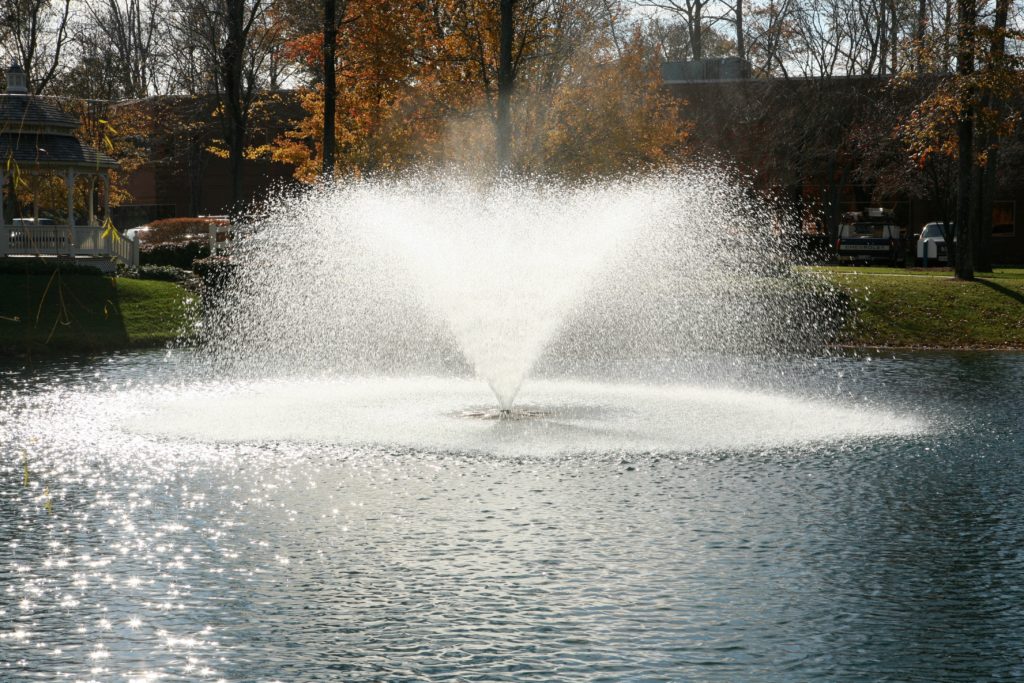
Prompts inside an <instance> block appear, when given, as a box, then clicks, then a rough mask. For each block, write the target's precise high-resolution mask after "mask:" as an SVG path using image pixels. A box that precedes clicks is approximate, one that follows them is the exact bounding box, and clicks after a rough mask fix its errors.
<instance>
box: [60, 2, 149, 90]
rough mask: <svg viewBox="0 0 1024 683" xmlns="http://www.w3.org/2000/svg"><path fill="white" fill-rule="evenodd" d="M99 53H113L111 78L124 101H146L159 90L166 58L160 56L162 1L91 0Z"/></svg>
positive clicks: (93, 33)
mask: <svg viewBox="0 0 1024 683" xmlns="http://www.w3.org/2000/svg"><path fill="white" fill-rule="evenodd" d="M87 7H88V11H89V17H90V19H91V22H90V28H91V29H93V30H92V31H91V32H89V33H86V34H85V37H84V38H80V39H79V41H80V42H81V41H82V40H83V39H84V40H89V41H90V42H91V43H92V49H93V50H95V51H96V52H101V53H102V52H103V51H109V52H110V54H111V58H110V59H109V60H108V62H107V63H108V65H109V66H108V69H109V74H110V75H111V76H113V78H114V80H115V81H116V82H117V84H118V86H119V91H120V97H122V98H126V99H133V98H142V97H146V96H147V95H150V94H152V93H153V92H154V91H155V90H156V89H157V80H158V74H157V72H158V71H159V68H160V64H161V63H162V62H163V59H162V57H163V55H161V54H160V53H159V52H158V48H159V47H160V45H159V40H158V38H159V36H158V29H159V28H160V27H161V26H162V25H163V24H164V22H165V20H166V17H165V6H164V4H163V3H162V2H160V0H90V2H89V3H88V5H87Z"/></svg>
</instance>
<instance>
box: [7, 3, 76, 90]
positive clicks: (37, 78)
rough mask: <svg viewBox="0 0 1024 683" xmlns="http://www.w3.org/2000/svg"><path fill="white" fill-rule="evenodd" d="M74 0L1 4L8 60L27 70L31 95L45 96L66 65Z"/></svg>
mask: <svg viewBox="0 0 1024 683" xmlns="http://www.w3.org/2000/svg"><path fill="white" fill-rule="evenodd" d="M70 18H71V0H2V1H0V41H2V44H3V45H4V48H5V49H4V51H5V52H6V55H5V57H6V59H7V60H8V61H9V62H10V61H13V62H16V63H18V64H20V65H21V67H22V68H23V69H24V70H25V74H26V75H27V77H28V88H29V91H30V92H33V93H35V94H37V95H39V94H42V93H43V92H44V91H45V90H46V89H47V86H49V85H50V83H51V81H53V79H54V78H55V77H57V76H58V75H59V73H60V70H61V68H62V67H63V66H64V64H63V58H64V57H65V52H66V50H67V47H68V43H69V42H70V39H71V36H70V33H69V28H70V24H69V20H70Z"/></svg>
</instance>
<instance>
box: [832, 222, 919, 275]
mask: <svg viewBox="0 0 1024 683" xmlns="http://www.w3.org/2000/svg"><path fill="white" fill-rule="evenodd" d="M902 253H903V236H902V234H901V230H900V226H898V225H896V220H895V218H894V217H893V213H892V211H890V210H888V209H882V208H871V209H865V210H864V211H849V212H847V213H844V214H843V222H842V223H840V224H839V239H838V240H836V254H837V257H838V259H839V262H840V263H888V264H891V265H897V264H898V263H899V262H900V256H901V255H902Z"/></svg>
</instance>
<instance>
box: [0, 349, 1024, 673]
mask: <svg viewBox="0 0 1024 683" xmlns="http://www.w3.org/2000/svg"><path fill="white" fill-rule="evenodd" d="M793 375H794V379H793V382H794V386H797V387H800V388H799V389H794V390H793V391H792V392H789V393H788V394H787V396H780V395H778V393H777V392H776V393H773V392H769V391H765V392H763V393H758V394H755V395H754V397H753V398H744V397H742V396H739V397H738V396H734V395H732V394H728V395H726V394H721V393H717V394H716V393H714V392H710V393H709V396H712V397H713V398H711V399H708V400H707V402H705V403H702V399H700V398H699V397H697V398H695V397H694V396H693V395H692V393H691V394H687V393H686V392H684V391H682V390H678V391H676V390H672V391H675V393H671V392H670V393H671V396H669V397H668V398H666V395H663V394H659V393H658V392H653V393H652V392H647V393H644V392H643V391H641V392H640V393H636V394H629V395H627V396H626V397H625V398H622V397H621V395H620V394H621V392H620V393H619V394H616V392H617V391H618V390H617V389H616V390H612V389H607V388H604V389H600V388H598V389H595V388H593V386H590V385H586V386H583V385H568V384H564V385H560V384H558V383H553V384H551V385H544V383H536V389H535V392H534V394H533V397H532V399H531V396H530V394H529V391H530V387H529V386H527V387H526V388H525V389H524V397H523V401H525V403H524V405H527V406H529V408H530V410H531V411H533V412H529V411H528V412H527V413H524V415H523V416H522V419H521V420H519V421H518V423H517V422H516V421H512V422H508V421H501V420H488V419H480V417H479V416H478V415H477V416H474V415H476V413H474V411H473V410H471V409H474V408H479V407H480V405H485V404H486V393H484V394H482V395H481V396H482V398H481V396H477V394H476V393H473V392H475V391H476V390H475V389H459V388H458V386H461V385H458V386H456V385H450V384H444V383H440V384H437V385H430V384H429V383H428V384H427V385H425V386H426V388H423V385H421V387H420V389H419V390H418V391H421V394H419V396H420V398H417V399H416V400H415V401H413V400H409V401H408V405H405V406H400V408H401V409H400V410H397V409H396V410H393V411H391V412H388V410H386V409H385V408H382V407H381V406H384V405H385V404H387V403H388V401H389V400H391V399H392V398H393V397H394V396H396V395H398V394H401V393H403V392H404V393H405V394H408V393H409V392H410V391H413V389H410V388H409V387H408V386H404V385H403V387H402V388H399V389H394V390H389V391H391V393H388V392H387V391H384V394H383V397H382V396H380V395H376V394H375V398H374V399H373V400H372V401H371V400H369V399H367V398H366V394H365V392H363V393H362V394H360V396H361V398H360V401H362V402H361V403H359V406H360V407H359V408H358V409H357V408H353V407H351V405H350V404H345V401H346V398H345V397H346V396H348V395H349V394H346V391H349V390H348V389H344V390H343V389H336V388H331V389H325V388H324V387H325V386H328V387H331V386H334V384H332V383H331V382H328V381H323V380H320V381H318V383H316V384H307V385H302V384H300V385H299V386H296V385H295V384H294V383H292V384H287V383H284V384H274V383H267V384H262V385H259V386H247V387H243V388H242V389H238V387H237V386H232V385H230V383H209V386H206V385H204V386H203V387H201V389H200V390H197V389H196V386H195V384H194V383H193V381H192V380H185V379H182V376H181V373H180V372H179V371H178V370H177V369H176V366H175V361H174V359H173V358H168V356H167V355H166V354H164V353H142V354H126V355H119V356H113V357H105V358H98V359H79V360H62V361H54V362H50V363H47V364H37V365H35V366H33V367H31V368H24V367H18V366H11V365H9V366H5V367H4V368H3V369H2V375H0V653H2V656H0V680H4V681H23V680H25V681H28V680H41V681H52V680H97V681H128V680H139V681H149V680H160V681H192V680H211V681H213V680H224V681H273V680H280V681H305V680H338V681H371V680H372V681H376V680H389V681H393V680H487V681H498V680H507V681H521V680H545V681H552V680H571V681H575V680H581V681H582V680H645V681H646V680H652V681H653V680H701V681H738V680H758V681H806V680H830V681H883V680H892V681H897V680H898V681H981V680H1014V679H1021V678H1024V638H1022V634H1024V607H1022V606H1024V493H1022V491H1024V466H1022V460H1021V456H1022V451H1024V420H1022V419H1021V412H1022V410H1024V355H1021V354H904V355H899V356H898V357H875V358H866V357H852V356H851V357H842V358H831V359H823V360H821V361H820V363H818V364H816V367H815V369H814V370H807V369H806V368H802V369H801V368H798V369H794V371H793ZM823 378H825V379H823ZM826 385H827V386H826ZM345 386H349V385H345ZM379 386H382V387H386V386H388V383H387V382H383V381H382V382H380V383H379ZM432 386H433V387H434V389H431V387H432ZM452 386H454V387H455V388H451V387H452ZM588 386H589V387H590V388H587V387H588ZM444 387H448V388H449V389H450V390H451V392H453V393H452V395H454V396H455V398H453V399H449V398H445V397H444V396H442V397H440V398H438V397H428V398H423V396H428V395H429V394H430V392H431V391H436V390H437V389H438V388H444ZM560 387H561V388H560ZM382 391H383V390H382ZM446 391H447V389H446ZM460 391H464V392H466V393H465V396H463V395H462V394H459V392H460ZM559 391H562V392H563V393H568V394H569V395H568V396H567V397H566V398H565V399H564V400H563V402H562V403H561V404H559V403H558V401H556V400H554V399H552V398H551V397H552V396H553V395H556V394H558V393H559ZM645 391H646V390H645ZM659 391H660V390H659ZM716 391H717V390H716ZM588 392H589V393H588ZM446 395H447V394H446ZM580 396H582V397H583V398H578V397H580ZM614 396H619V398H615V397H614ZM793 396H796V397H797V398H799V399H800V400H799V401H798V402H797V403H788V402H787V401H790V400H791V399H792V398H793ZM574 397H577V398H574ZM584 399H585V400H584ZM531 400H532V403H531ZM332 402H337V403H339V404H345V405H339V408H338V412H336V413H335V412H332V411H331V410H330V406H331V404H332ZM350 403H351V402H350ZM346 405H347V406H348V407H346ZM414 405H415V406H420V408H418V409H417V411H414V412H415V415H412V416H411V417H410V418H409V420H408V421H404V420H403V419H402V411H405V410H407V409H409V407H410V406H414ZM424 406H425V407H424ZM630 406H635V409H634V410H632V412H630V411H629V410H628V409H629V407H630ZM709 406H710V407H709ZM816 406H817V408H816ZM461 408H466V409H467V411H466V413H465V414H463V413H461V412H460V409H461ZM819 409H820V412H818V410H819ZM477 412H480V411H477ZM626 412H629V413H630V416H627V417H623V413H626ZM649 412H657V413H658V415H659V417H658V419H657V420H654V419H652V418H649V417H647V413H649ZM634 413H635V414H634ZM684 413H685V414H684ZM303 415H305V418H302V416H303ZM673 415H675V417H673ZM694 415H696V417H694ZM282 416H283V417H282ZM730 416H732V417H730ZM676 418H677V419H678V422H673V419H676ZM303 419H304V420H305V421H304V422H303V421H302V420H303ZM296 420H298V421H299V422H298V424H299V425H300V427H301V428H300V427H294V425H295V424H297V422H296ZM787 420H788V421H789V423H790V424H788V426H785V425H783V426H785V428H783V427H780V426H779V423H780V422H786V421H787ZM515 424H519V425H520V426H515ZM232 425H234V426H232ZM288 425H292V427H288ZM432 425H435V426H434V427H432ZM530 425H533V426H532V427H531V426H530ZM538 425H540V426H538ZM673 425H676V426H673ZM876 426H877V428H876ZM531 430H532V431H531ZM673 430H675V432H673ZM673 433H674V434H675V439H674V440H673V438H671V437H672V435H673ZM247 435H248V436H247ZM346 435H351V438H344V437H345V436H346ZM489 444H493V445H494V447H493V448H490V447H489ZM574 444H578V447H574Z"/></svg>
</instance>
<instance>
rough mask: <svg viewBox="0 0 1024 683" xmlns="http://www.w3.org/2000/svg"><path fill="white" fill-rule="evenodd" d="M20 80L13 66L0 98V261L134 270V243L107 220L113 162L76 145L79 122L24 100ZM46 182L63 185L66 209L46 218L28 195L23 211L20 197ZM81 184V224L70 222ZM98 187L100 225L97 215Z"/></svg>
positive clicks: (17, 68) (21, 72)
mask: <svg viewBox="0 0 1024 683" xmlns="http://www.w3.org/2000/svg"><path fill="white" fill-rule="evenodd" d="M26 81H27V79H26V76H25V72H24V70H23V69H22V68H21V67H20V66H17V65H13V66H11V67H10V68H9V69H8V70H7V92H6V93H4V94H2V95H0V190H2V197H0V258H2V257H24V256H37V257H51V258H55V257H60V258H64V259H71V260H74V261H75V262H78V263H81V262H85V263H88V264H89V265H95V266H98V267H101V268H104V269H105V270H110V269H113V267H114V263H115V260H119V261H121V262H122V263H124V264H126V265H137V264H138V243H137V242H129V241H127V240H125V239H123V238H122V237H121V236H120V234H118V232H117V230H116V229H115V228H113V226H112V225H110V223H109V221H106V218H107V217H108V216H109V215H110V203H109V201H110V199H109V198H110V170H111V169H113V168H117V162H116V161H114V160H113V159H112V158H110V157H109V156H107V155H106V154H104V153H102V152H100V151H99V150H97V149H95V148H93V147H90V146H89V145H87V144H84V143H83V142H82V141H81V140H79V139H78V138H77V137H76V135H75V132H76V130H77V129H78V127H79V124H80V122H79V120H78V118H77V117H76V116H73V115H71V114H68V113H65V112H63V111H61V110H60V109H58V108H57V107H56V106H55V105H54V104H53V102H51V101H47V100H46V99H44V98H42V97H37V96H33V95H30V94H29V93H28V87H27V82H26ZM48 178H51V179H52V178H58V179H60V180H62V181H63V185H64V188H65V189H66V193H67V204H66V207H47V208H48V209H50V215H49V216H40V205H39V198H38V192H34V193H33V194H34V195H35V196H34V197H33V202H32V206H31V210H30V211H29V212H23V211H21V210H20V207H19V206H18V203H17V201H16V196H17V193H18V191H19V190H20V189H21V188H27V189H28V190H29V191H32V190H34V189H37V188H38V187H39V184H40V182H42V181H43V180H44V179H48ZM83 184H84V189H85V190H86V193H85V194H86V197H87V200H86V204H87V206H86V208H85V214H84V218H83V219H82V220H76V215H75V190H76V188H77V187H82V186H83ZM97 189H101V190H102V192H101V196H102V216H103V219H104V222H106V226H104V225H103V224H102V223H101V222H100V220H99V219H98V218H97V216H96V209H97V207H96V199H95V197H96V194H97ZM12 213H13V214H14V215H10V214H12ZM26 214H27V215H26Z"/></svg>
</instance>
